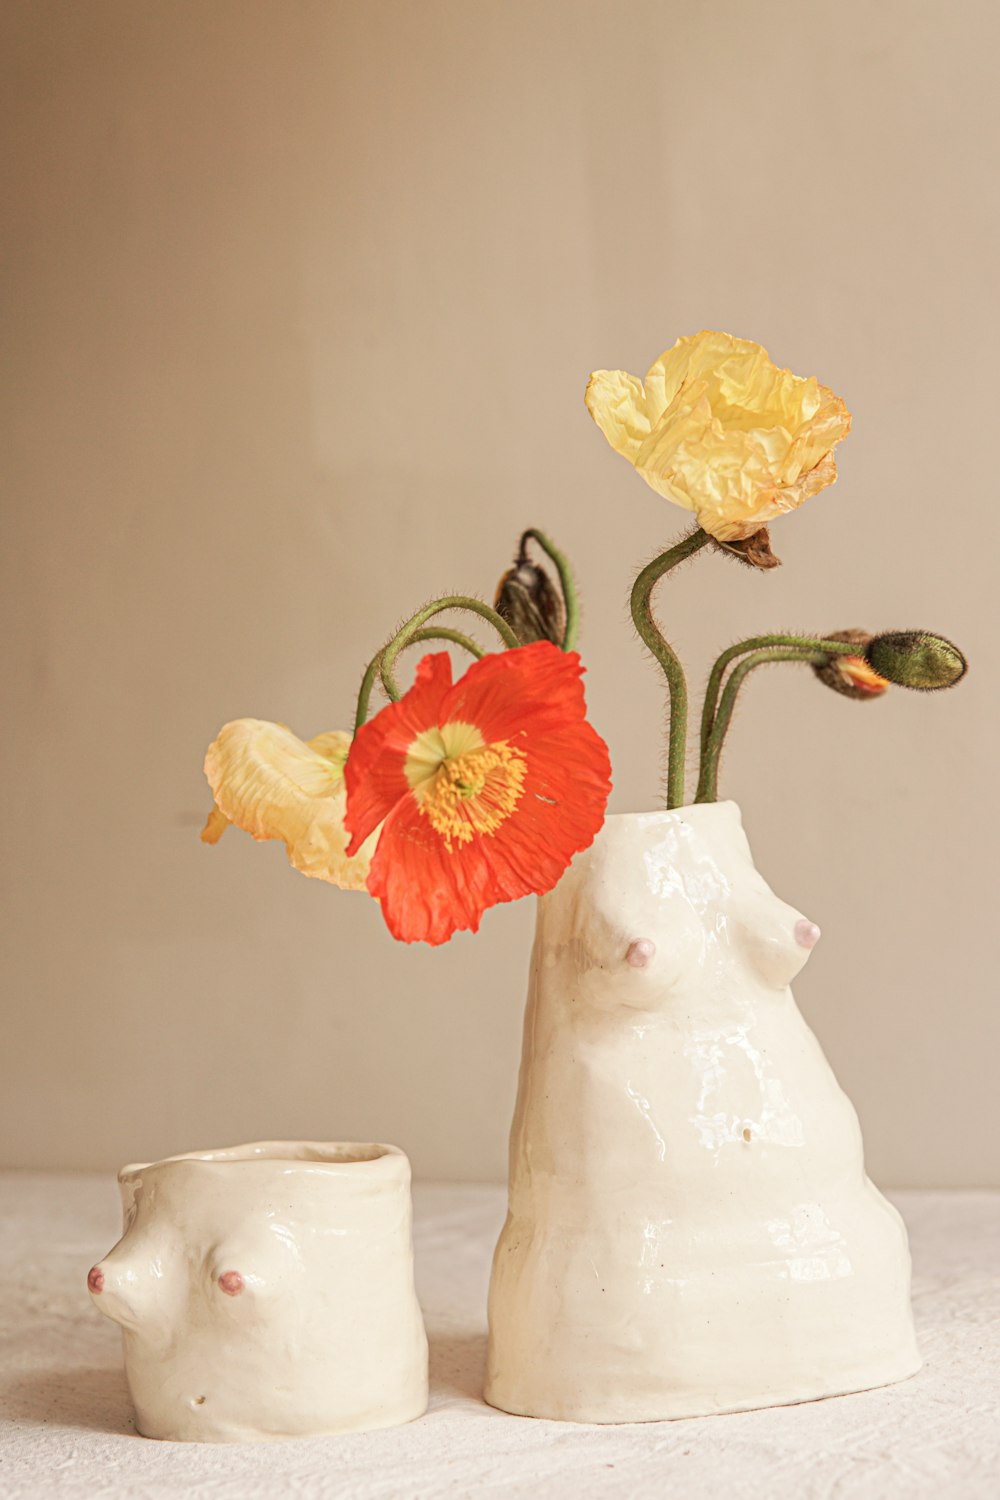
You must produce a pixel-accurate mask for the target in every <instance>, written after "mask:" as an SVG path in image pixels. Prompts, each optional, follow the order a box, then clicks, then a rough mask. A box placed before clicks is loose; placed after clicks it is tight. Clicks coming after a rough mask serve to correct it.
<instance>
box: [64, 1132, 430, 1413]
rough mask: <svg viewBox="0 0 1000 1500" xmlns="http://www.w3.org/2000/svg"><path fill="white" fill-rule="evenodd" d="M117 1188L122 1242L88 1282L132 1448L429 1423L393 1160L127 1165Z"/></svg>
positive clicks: (280, 1145)
mask: <svg viewBox="0 0 1000 1500" xmlns="http://www.w3.org/2000/svg"><path fill="white" fill-rule="evenodd" d="M119 1184H120V1187H121V1193H122V1203H123V1208H124V1216H125V1232H124V1234H123V1236H122V1238H121V1239H120V1240H119V1242H118V1244H117V1245H116V1246H115V1247H114V1249H113V1250H112V1251H110V1253H109V1254H108V1255H107V1256H106V1257H105V1258H104V1260H103V1261H101V1262H99V1263H98V1265H96V1266H95V1267H94V1268H93V1270H92V1271H91V1273H90V1277H89V1282H88V1284H89V1286H90V1291H91V1294H92V1296H93V1298H94V1301H95V1303H96V1305H97V1306H98V1307H99V1308H100V1310H101V1311H102V1312H104V1313H107V1315H108V1316H109V1317H111V1318H114V1319H115V1321H116V1322H119V1323H120V1324H121V1325H122V1331H123V1335H124V1348H125V1370H126V1374H127V1376H128V1383H129V1388H130V1390H131V1393H132V1399H133V1402H134V1404H135V1410H136V1423H137V1426H138V1429H139V1431H140V1432H141V1433H143V1434H144V1435H145V1436H147V1437H156V1438H173V1439H177V1440H181V1441H188V1442H192V1441H193V1442H235V1441H250V1440H259V1439H262V1438H281V1437H296V1436H305V1435H310V1434H321V1433H331V1432H348V1431H357V1430H362V1429H366V1428H373V1427H390V1426H394V1425H395V1424H396V1423H400V1422H408V1421H410V1420H411V1419H412V1418H414V1417H418V1416H420V1415H421V1413H422V1412H423V1411H424V1410H425V1408H426V1406H427V1339H426V1336H425V1333H424V1325H423V1319H422V1317H421V1314H420V1308H419V1306H418V1304H417V1299H416V1294H415V1291H414V1286H413V1250H412V1242H411V1210H410V1164H409V1162H408V1161H407V1159H406V1157H405V1156H404V1155H403V1153H402V1152H401V1151H399V1150H398V1149H397V1148H396V1147H395V1146H381V1145H379V1146H367V1145H354V1144H329V1143H317V1142H305V1141H302V1142H300V1141H264V1142H260V1143H258V1144H255V1145H250V1146H237V1147H232V1148H229V1149H225V1150H220V1151H206V1152H198V1153H192V1154H191V1155H189V1156H175V1157H169V1158H167V1159H166V1160H165V1161H159V1162H153V1163H151V1164H150V1165H148V1166H133V1167H125V1168H123V1169H122V1171H121V1173H120V1174H119Z"/></svg>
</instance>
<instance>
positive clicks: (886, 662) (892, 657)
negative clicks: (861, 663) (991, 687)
mask: <svg viewBox="0 0 1000 1500" xmlns="http://www.w3.org/2000/svg"><path fill="white" fill-rule="evenodd" d="M865 658H866V660H867V661H868V662H869V663H870V664H871V666H872V667H873V668H874V669H875V671H876V672H879V673H880V674H881V675H882V676H883V677H885V678H886V679H887V680H888V681H889V682H894V683H896V684H898V686H899V687H907V688H915V689H916V691H917V692H920V693H934V692H937V691H938V690H939V689H940V688H949V687H954V686H955V684H956V682H960V681H961V680H962V678H963V677H964V676H965V674H966V672H967V671H968V670H969V663H968V662H967V661H966V659H965V657H964V656H963V655H962V653H961V651H959V649H958V647H957V646H956V645H954V644H953V642H951V641H948V640H945V638H944V636H943V635H931V634H930V632H929V631H926V630H891V631H886V632H885V633H884V634H882V635H876V636H873V637H872V639H871V641H870V642H869V644H868V646H867V648H866V650H865Z"/></svg>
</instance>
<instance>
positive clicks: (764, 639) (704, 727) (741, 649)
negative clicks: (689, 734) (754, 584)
mask: <svg viewBox="0 0 1000 1500" xmlns="http://www.w3.org/2000/svg"><path fill="white" fill-rule="evenodd" d="M765 646H789V647H795V648H796V649H804V650H809V651H818V650H820V648H822V650H824V651H825V652H826V653H827V655H828V656H857V655H858V651H859V647H858V645H857V643H856V642H855V643H854V644H853V645H852V644H851V643H850V642H849V641H826V640H823V639H822V637H818V636H811V635H754V636H751V637H750V639H749V640H748V641H737V643H736V645H735V646H729V647H728V648H727V649H726V650H725V651H723V653H722V655H721V656H720V657H718V659H717V660H716V663H715V665H714V667H713V668H712V670H711V672H710V673H709V677H708V685H707V686H706V688H705V702H704V704H703V705H702V710H701V754H702V759H704V756H705V750H706V748H707V746H708V737H709V735H710V734H711V732H712V725H713V724H714V722H715V711H716V705H717V703H718V699H719V689H720V688H721V687H722V678H723V675H724V674H725V670H726V668H727V667H728V666H729V663H730V662H731V661H733V660H734V659H735V658H736V657H737V656H744V655H746V654H747V653H748V652H750V651H760V650H762V649H763V648H764V647H765Z"/></svg>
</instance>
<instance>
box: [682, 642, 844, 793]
mask: <svg viewBox="0 0 1000 1500" xmlns="http://www.w3.org/2000/svg"><path fill="white" fill-rule="evenodd" d="M828 644H833V643H832V642H829V643H828V642H826V641H823V642H816V643H815V645H822V647H823V649H822V650H815V649H810V650H806V649H802V648H800V649H798V650H795V649H791V648H788V649H777V650H775V649H772V650H768V651H752V652H751V653H750V654H749V655H748V656H747V657H746V658H745V659H744V660H743V661H741V662H740V664H739V666H738V667H734V668H733V670H732V672H731V673H730V674H729V681H728V682H727V683H726V686H725V688H724V690H723V693H722V699H721V701H720V703H719V711H718V713H717V714H716V716H715V723H714V724H713V725H712V728H711V731H710V733H709V736H708V744H707V746H706V748H705V750H704V751H703V752H702V757H701V775H700V776H699V778H698V790H697V792H696V794H695V799H694V800H695V801H696V802H714V801H715V800H716V798H717V797H718V787H719V760H720V758H721V756H722V746H723V744H724V743H725V738H726V732H727V730H728V729H729V724H730V720H731V719H732V717H733V709H734V708H735V706H736V698H737V695H738V693H739V690H740V688H741V687H742V686H743V682H744V680H745V679H746V677H748V676H749V674H750V673H751V672H752V671H754V669H755V668H756V667H764V666H767V664H768V663H769V662H777V661H805V662H811V663H812V664H813V665H814V666H821V665H822V664H823V662H825V661H828V660H829V658H830V652H829V651H828V650H827V649H826V647H827V645H828ZM839 644H840V645H841V646H843V645H844V644H846V643H845V642H843V641H841V642H839ZM810 645H813V643H810ZM856 654H857V647H856V646H855V655H856Z"/></svg>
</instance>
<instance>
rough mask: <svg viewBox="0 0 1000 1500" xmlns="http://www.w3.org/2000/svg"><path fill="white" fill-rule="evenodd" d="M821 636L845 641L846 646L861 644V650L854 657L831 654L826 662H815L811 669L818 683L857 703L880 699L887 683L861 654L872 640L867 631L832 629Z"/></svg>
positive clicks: (830, 639)
mask: <svg viewBox="0 0 1000 1500" xmlns="http://www.w3.org/2000/svg"><path fill="white" fill-rule="evenodd" d="M823 639H824V640H826V641H846V642H847V644H848V645H851V646H853V645H857V646H860V648H861V651H860V653H859V655H857V656H839V655H837V656H834V655H830V656H829V657H827V659H826V661H825V662H822V663H818V664H816V665H814V666H813V671H814V672H815V673H816V676H817V677H818V678H819V680H820V682H823V683H825V684H826V686H827V687H829V688H833V690H834V692H835V693H843V694H844V696H845V697H846V698H854V699H855V701H856V702H858V703H865V702H868V701H869V700H871V699H873V698H881V697H882V695H883V694H884V693H885V692H886V691H887V690H888V687H889V684H888V682H887V681H886V679H885V678H884V677H881V676H880V675H879V673H878V672H876V671H875V670H874V669H873V668H872V666H871V665H870V663H869V662H868V661H867V660H866V658H865V655H864V653H865V652H866V651H867V648H868V646H869V644H870V642H871V640H872V636H871V634H870V632H869V631H867V630H831V631H830V632H829V633H828V634H827V635H825V636H824V637H823Z"/></svg>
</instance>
